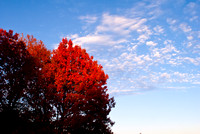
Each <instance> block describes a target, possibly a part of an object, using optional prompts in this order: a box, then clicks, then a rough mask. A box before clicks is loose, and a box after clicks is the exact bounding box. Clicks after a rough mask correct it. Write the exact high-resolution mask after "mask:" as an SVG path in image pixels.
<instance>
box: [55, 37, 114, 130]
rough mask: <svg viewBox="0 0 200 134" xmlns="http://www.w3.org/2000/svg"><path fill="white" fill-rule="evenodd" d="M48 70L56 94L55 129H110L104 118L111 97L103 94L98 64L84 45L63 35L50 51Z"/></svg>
mask: <svg viewBox="0 0 200 134" xmlns="http://www.w3.org/2000/svg"><path fill="white" fill-rule="evenodd" d="M51 68H52V71H53V72H54V74H55V86H56V88H57V93H58V95H59V99H60V101H59V104H58V105H57V113H58V117H57V123H58V126H59V125H60V124H62V126H59V131H60V132H64V131H67V132H69V133H111V130H110V126H112V125H113V122H112V121H111V120H110V118H108V114H109V113H110V111H111V108H113V107H114V105H115V103H114V98H109V94H107V93H106V92H107V87H106V80H107V79H108V75H106V74H105V73H104V71H103V69H102V66H101V65H99V64H98V63H97V61H94V60H93V57H92V56H91V57H90V56H89V54H88V53H87V52H86V50H85V49H82V48H81V47H80V46H77V45H73V43H72V41H71V40H69V41H68V40H67V39H63V40H62V42H60V44H59V46H58V49H56V50H54V51H53V57H52V67H51Z"/></svg>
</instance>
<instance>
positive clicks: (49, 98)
mask: <svg viewBox="0 0 200 134" xmlns="http://www.w3.org/2000/svg"><path fill="white" fill-rule="evenodd" d="M0 74H1V76H0V99H1V100H0V113H5V111H11V112H10V113H13V112H12V111H17V114H15V115H18V116H19V117H20V120H21V119H23V120H25V119H26V121H25V122H29V123H28V124H30V123H31V124H32V125H34V124H40V127H37V128H33V127H30V126H28V128H31V129H30V130H31V131H32V130H34V129H37V133H38V132H42V133H43V132H46V133H54V132H55V133H112V132H111V130H110V127H111V126H112V125H113V124H114V123H113V122H112V121H111V120H110V118H109V117H108V115H109V113H110V111H111V108H113V107H114V106H115V102H114V98H110V97H109V94H108V93H107V90H108V89H107V87H106V81H107V79H108V75H106V74H105V73H104V71H103V67H102V66H101V65H99V64H98V63H97V61H94V60H93V57H92V56H89V54H88V53H87V52H86V50H85V49H82V48H81V47H80V46H76V45H74V44H73V43H72V41H71V40H69V41H68V40H67V39H63V40H62V41H61V42H60V44H59V47H58V48H57V49H55V50H53V52H51V51H49V50H47V49H46V47H45V46H44V44H43V42H42V41H38V40H37V39H35V38H33V36H29V35H27V37H26V38H24V37H23V36H22V37H20V38H19V39H18V34H15V35H13V32H12V31H9V32H6V31H5V30H3V29H0ZM7 113H8V112H7ZM15 113H16V112H15ZM2 115H3V114H2ZM33 123H34V124H33ZM34 126H35V125H34ZM36 126H38V125H36ZM26 129H27V128H26ZM38 129H40V130H41V131H39V130H38ZM26 132H27V131H26ZM35 132H36V131H35Z"/></svg>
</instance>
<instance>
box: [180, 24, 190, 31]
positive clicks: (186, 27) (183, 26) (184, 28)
mask: <svg viewBox="0 0 200 134" xmlns="http://www.w3.org/2000/svg"><path fill="white" fill-rule="evenodd" d="M180 29H181V30H183V32H185V33H187V32H190V31H192V29H191V27H190V26H188V25H187V24H186V23H181V24H180Z"/></svg>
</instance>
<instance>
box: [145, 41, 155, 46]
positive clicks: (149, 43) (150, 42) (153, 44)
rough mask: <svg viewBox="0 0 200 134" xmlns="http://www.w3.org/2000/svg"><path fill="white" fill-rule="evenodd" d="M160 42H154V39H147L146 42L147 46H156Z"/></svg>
mask: <svg viewBox="0 0 200 134" xmlns="http://www.w3.org/2000/svg"><path fill="white" fill-rule="evenodd" d="M157 44H158V43H155V42H153V41H147V42H146V45H147V46H156V45H157Z"/></svg>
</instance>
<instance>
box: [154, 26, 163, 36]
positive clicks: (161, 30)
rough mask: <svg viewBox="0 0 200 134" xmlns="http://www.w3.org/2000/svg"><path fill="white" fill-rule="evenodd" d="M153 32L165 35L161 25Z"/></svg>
mask: <svg viewBox="0 0 200 134" xmlns="http://www.w3.org/2000/svg"><path fill="white" fill-rule="evenodd" d="M153 30H154V31H155V32H156V33H155V34H157V35H159V34H162V33H164V29H163V28H162V27H161V26H159V25H157V26H156V27H154V28H153Z"/></svg>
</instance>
